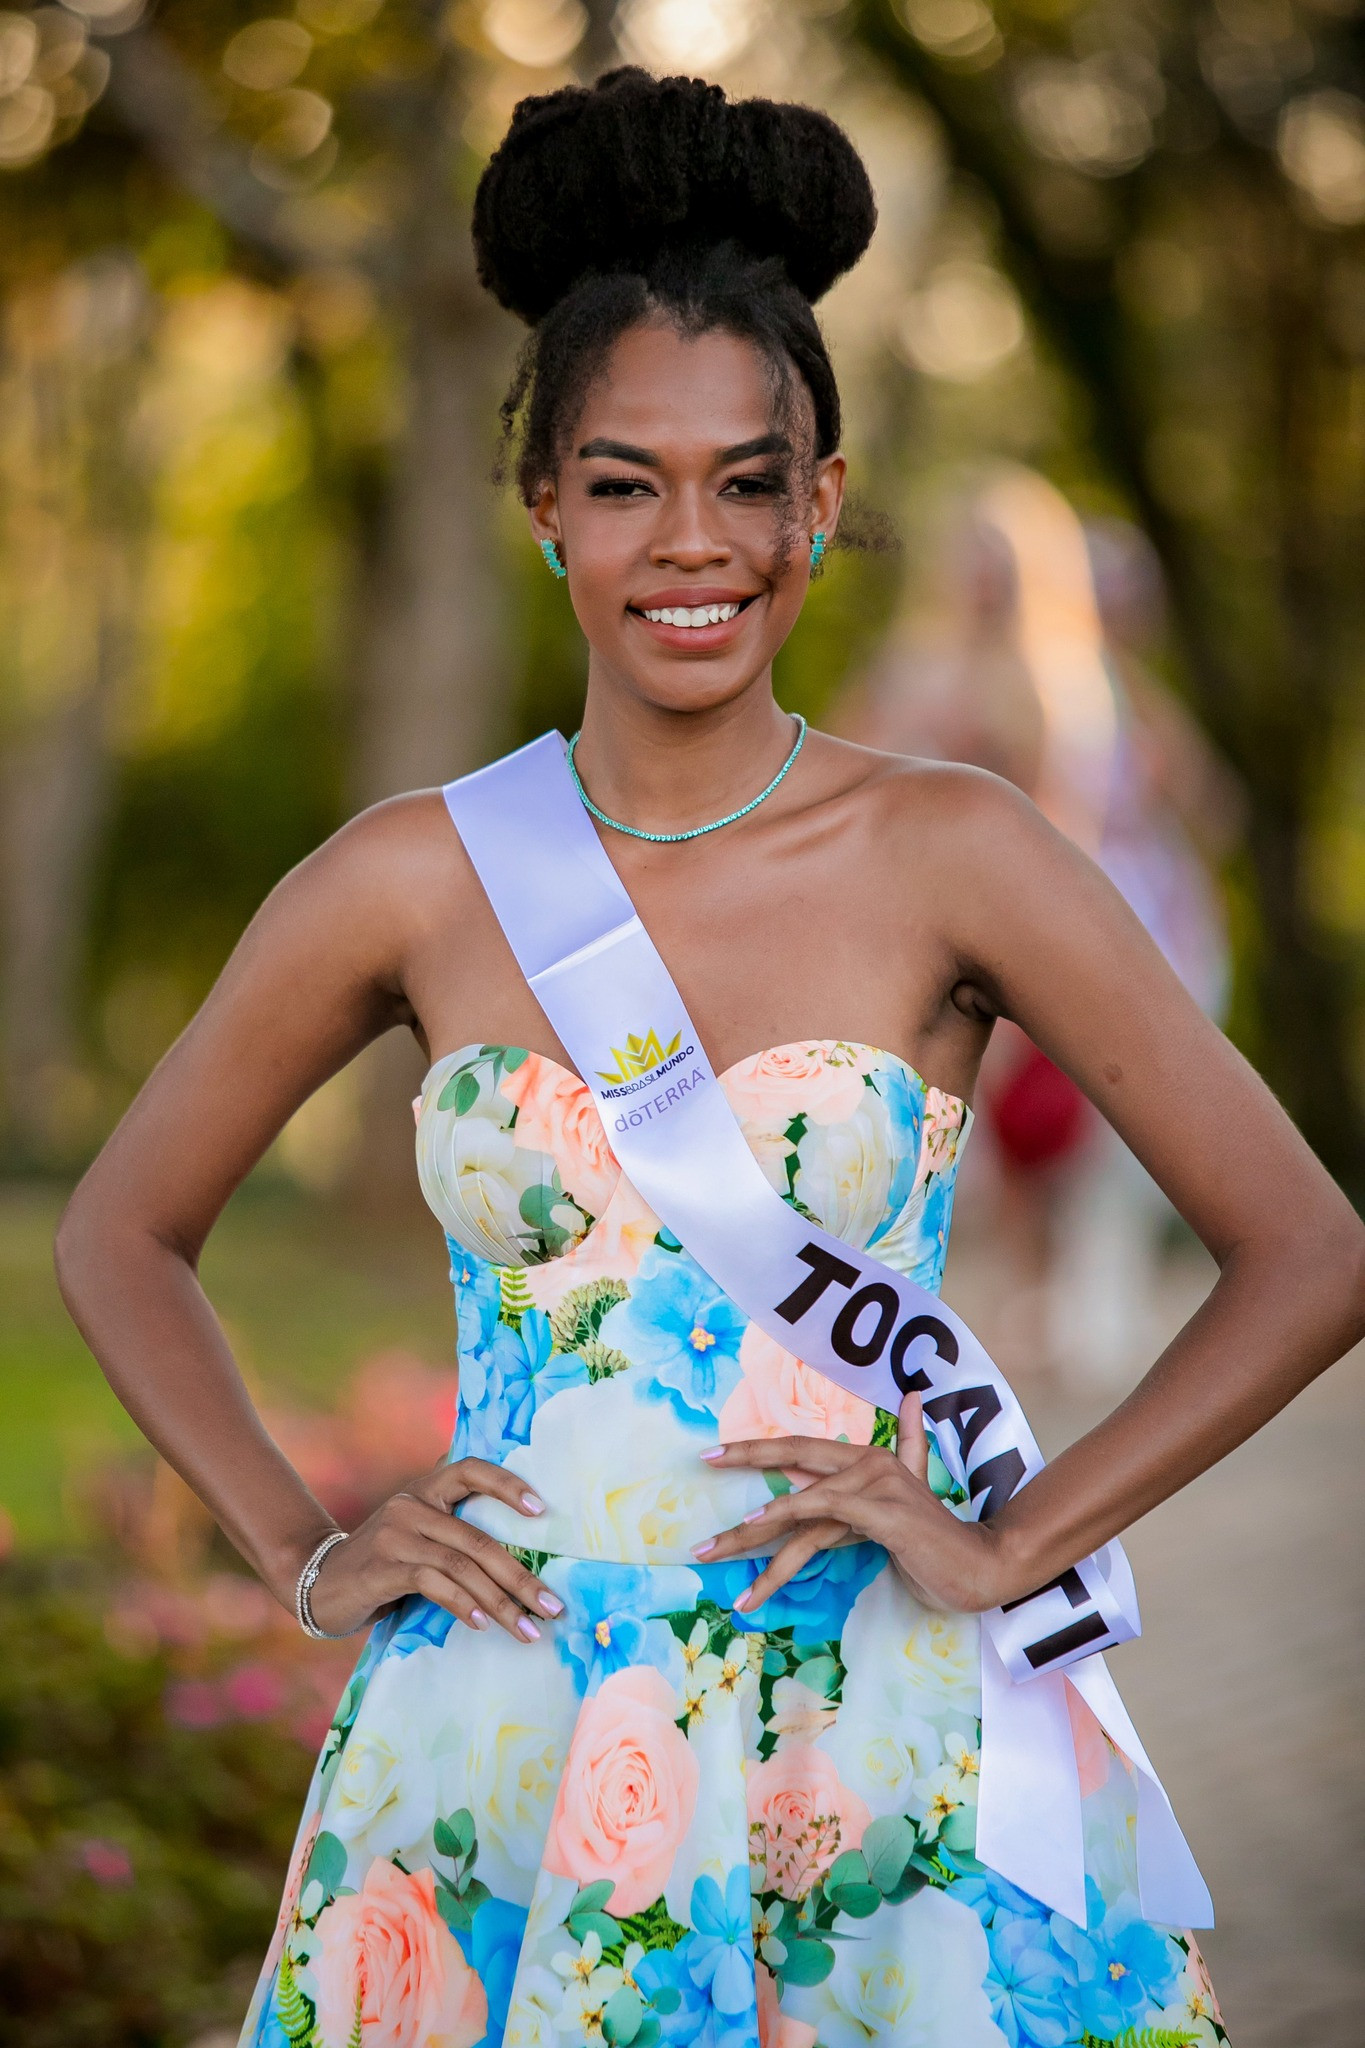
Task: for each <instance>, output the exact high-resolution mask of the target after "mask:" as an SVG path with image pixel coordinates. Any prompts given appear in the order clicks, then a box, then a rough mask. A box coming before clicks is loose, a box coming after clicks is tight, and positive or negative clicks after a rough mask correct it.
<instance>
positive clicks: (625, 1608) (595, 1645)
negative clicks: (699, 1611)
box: [546, 1560, 701, 1692]
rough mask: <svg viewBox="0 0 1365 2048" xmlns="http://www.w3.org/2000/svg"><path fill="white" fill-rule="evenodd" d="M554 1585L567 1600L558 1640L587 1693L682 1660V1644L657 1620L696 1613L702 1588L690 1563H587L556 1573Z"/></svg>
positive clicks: (553, 1573) (551, 1576) (550, 1578)
mask: <svg viewBox="0 0 1365 2048" xmlns="http://www.w3.org/2000/svg"><path fill="white" fill-rule="evenodd" d="M546 1584H547V1585H553V1587H554V1590H555V1591H556V1592H557V1593H558V1594H559V1596H560V1598H561V1599H562V1600H563V1602H564V1614H563V1617H562V1619H561V1620H560V1622H559V1625H558V1627H557V1629H556V1631H555V1638H556V1641H557V1643H558V1646H559V1654H560V1656H561V1657H562V1658H563V1660H564V1662H565V1663H566V1664H568V1665H569V1666H570V1667H571V1669H572V1670H573V1674H574V1681H575V1683H576V1684H577V1686H578V1688H579V1691H580V1692H582V1691H584V1690H586V1691H588V1692H596V1690H597V1688H598V1686H599V1685H600V1684H601V1683H602V1680H603V1679H604V1678H607V1677H609V1676H610V1675H611V1673H612V1672H613V1671H623V1670H625V1669H626V1668H627V1667H628V1666H630V1665H632V1664H634V1665H640V1664H650V1665H653V1667H654V1669H655V1670H656V1671H662V1672H664V1673H667V1672H668V1671H669V1670H670V1669H671V1668H672V1666H673V1665H674V1664H675V1663H676V1662H677V1661H678V1655H679V1653H678V1649H677V1638H676V1637H675V1636H674V1634H673V1631H672V1629H670V1628H669V1626H668V1624H667V1622H665V1621H659V1620H657V1619H655V1617H656V1616H658V1615H662V1614H688V1613H691V1611H692V1609H693V1608H694V1607H695V1606H696V1604H697V1595H698V1593H699V1591H700V1589H701V1579H700V1577H699V1576H698V1574H697V1573H696V1572H694V1571H691V1570H689V1568H688V1567H687V1566H686V1565H658V1566H649V1565H621V1564H594V1563H591V1562H588V1561H587V1560H583V1561H576V1562H574V1563H573V1564H570V1565H569V1567H568V1569H567V1570H564V1569H562V1568H561V1569H558V1570H556V1569H551V1571H550V1573H549V1575H548V1576H547V1579H546ZM679 1668H681V1666H679Z"/></svg>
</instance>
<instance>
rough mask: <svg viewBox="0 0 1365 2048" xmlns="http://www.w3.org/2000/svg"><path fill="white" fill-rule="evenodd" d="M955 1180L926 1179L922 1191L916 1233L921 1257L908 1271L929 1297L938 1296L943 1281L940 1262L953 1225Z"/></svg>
mask: <svg viewBox="0 0 1365 2048" xmlns="http://www.w3.org/2000/svg"><path fill="white" fill-rule="evenodd" d="M953 1190H954V1179H953V1176H952V1174H950V1173H935V1174H931V1175H930V1176H929V1183H928V1186H927V1187H926V1188H925V1190H924V1207H923V1209H922V1211H921V1212H920V1222H919V1228H918V1230H917V1231H916V1233H915V1237H916V1242H917V1243H918V1244H919V1246H920V1256H919V1258H918V1259H917V1260H916V1261H915V1263H914V1264H913V1265H912V1267H911V1268H910V1273H909V1278H910V1279H911V1280H914V1281H917V1282H918V1284H919V1285H920V1286H921V1287H927V1288H928V1289H929V1291H930V1293H931V1294H937V1292H938V1288H939V1283H940V1281H941V1280H942V1278H943V1261H944V1258H945V1257H946V1255H947V1250H948V1226H949V1224H950V1222H951V1221H952V1213H953Z"/></svg>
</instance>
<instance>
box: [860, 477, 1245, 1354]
mask: <svg viewBox="0 0 1365 2048" xmlns="http://www.w3.org/2000/svg"><path fill="white" fill-rule="evenodd" d="M935 598H936V602H934V601H932V600H931V604H932V609H931V613H930V616H929V618H928V620H912V621H910V622H909V623H908V624H907V626H906V627H904V628H902V630H901V631H900V632H899V633H898V634H896V635H895V636H893V639H892V641H891V643H890V645H889V646H888V648H887V649H886V651H885V652H884V654H883V656H882V658H881V660H880V661H879V663H878V664H877V665H876V667H875V669H874V670H873V672H872V673H871V675H870V676H869V678H868V679H867V680H866V682H865V683H864V684H863V685H862V687H861V688H860V689H856V690H855V691H854V692H853V693H852V695H851V698H850V701H849V704H848V707H847V709H846V711H845V714H844V718H843V720H842V723H841V728H840V729H841V730H843V731H845V732H846V733H848V735H849V736H850V737H851V738H855V739H858V740H861V741H862V742H863V743H864V744H866V745H869V746H877V747H885V748H888V749H890V750H893V751H895V752H899V753H906V754H918V755H921V756H926V757H928V758H930V759H936V760H944V761H964V762H969V763H971V764H972V765H973V766H976V767H980V768H987V769H989V770H991V772H992V773H994V774H997V775H1002V776H1004V777H1005V778H1006V779H1007V780H1008V781H1010V782H1013V783H1014V784H1015V785H1016V786H1017V787H1018V788H1020V789H1023V790H1025V791H1026V792H1027V793H1028V795H1029V796H1031V797H1032V798H1033V800H1034V802H1035V803H1036V804H1037V805H1038V807H1039V809H1040V810H1041V811H1042V812H1043V814H1044V816H1045V817H1047V818H1048V819H1050V821H1051V822H1052V823H1053V824H1054V825H1055V826H1056V827H1057V828H1058V830H1059V831H1062V832H1065V833H1066V834H1067V836H1068V838H1070V839H1072V840H1073V841H1074V842H1075V843H1076V844H1077V845H1078V846H1080V847H1082V848H1083V849H1084V851H1085V852H1086V853H1087V854H1089V855H1090V857H1091V858H1092V859H1093V860H1095V861H1096V862H1097V863H1098V865H1099V866H1100V867H1101V868H1102V869H1103V870H1104V872H1105V873H1106V874H1107V875H1108V876H1109V879H1110V880H1111V881H1112V882H1113V883H1114V884H1115V886H1116V887H1117V888H1118V889H1119V890H1120V892H1121V893H1122V895H1123V896H1124V898H1125V899H1126V901H1127V902H1128V903H1129V904H1130V906H1131V907H1132V909H1133V910H1134V911H1135V912H1136V913H1137V915H1138V916H1139V917H1140V918H1141V920H1142V922H1143V924H1144V926H1145V927H1146V929H1147V931H1148V932H1149V933H1150V934H1151V936H1152V937H1153V938H1154V939H1155V940H1156V943H1157V944H1158V945H1159V946H1160V948H1161V950H1162V952H1163V953H1164V954H1165V956H1166V958H1167V959H1168V960H1169V961H1170V963H1171V965H1172V966H1173V967H1174V968H1175V970H1176V972H1177V973H1178V974H1179V976H1180V978H1181V980H1182V981H1183V982H1184V984H1185V986H1186V987H1187V988H1188V989H1189V991H1190V993H1191V994H1192V995H1193V996H1194V998H1195V1000H1196V1001H1197V1002H1198V1003H1199V1004H1200V1006H1201V1008H1203V1009H1204V1010H1206V1011H1207V1012H1208V1014H1209V1015H1210V1016H1213V1017H1215V1018H1219V1019H1221V1017H1222V1015H1223V1013H1224V1008H1225V1003H1226V996H1227V970H1228V952H1227V940H1226V932H1225V928H1224V918H1223V908H1222V903H1221V899H1220V895H1219V891H1218V887H1217V882H1216V878H1215V877H1216V869H1217V867H1218V865H1219V863H1220V862H1221V861H1222V859H1224V858H1225V857H1226V855H1227V853H1228V851H1229V850H1230V847H1231V845H1232V843H1233V841H1234V840H1235V837H1236V834H1237V832H1238V830H1239V825H1240V809H1241V802H1240V792H1239V790H1238V787H1237V784H1236V781H1235V779H1234V777H1233V776H1232V774H1231V772H1230V771H1229V770H1228V769H1227V768H1226V767H1225V766H1224V764H1223V763H1222V762H1221V761H1220V760H1219V758H1218V756H1217V755H1216V753H1215V752H1214V750H1213V748H1212V747H1211V746H1210V744H1209V742H1208V741H1207V739H1206V738H1205V737H1204V734H1203V733H1202V732H1201V730H1200V729H1199V727H1198V725H1197V724H1196V723H1195V721H1194V720H1193V719H1192V718H1191V717H1190V716H1189V715H1188V713H1186V712H1185V710H1184V709H1183V707H1182V706H1181V705H1180V703H1179V702H1178V700H1177V699H1176V698H1175V697H1174V696H1173V695H1172V694H1171V692H1170V691H1169V690H1168V689H1166V688H1165V687H1164V685H1163V684H1162V683H1161V682H1160V681H1159V680H1158V679H1157V677H1156V676H1155V674H1154V673H1153V671H1152V669H1151V667H1150V666H1149V665H1148V663H1149V658H1150V655H1151V651H1152V649H1153V647H1154V646H1155V644H1156V643H1157V642H1158V640H1159V638H1160V634H1161V629H1162V626H1163V624H1164V591H1163V587H1162V578H1161V570H1160V565H1159V563H1158V561H1157V559H1156V554H1155V550H1154V549H1153V548H1152V547H1151V544H1150V542H1148V541H1147V539H1146V537H1145V535H1143V534H1142V533H1141V532H1140V531H1139V530H1138V529H1137V528H1136V527H1134V526H1132V525H1131V524H1130V523H1128V522H1127V521H1124V520H1120V519H1107V520H1097V521H1095V522H1094V523H1093V524H1092V525H1091V526H1089V527H1088V528H1087V527H1083V526H1082V523H1081V521H1080V519H1079V518H1078V517H1077V515H1076V513H1075V511H1074V510H1073V508H1072V507H1071V506H1070V505H1069V504H1068V502H1067V500H1066V499H1065V498H1064V497H1063V496H1062V494H1061V493H1060V492H1059V491H1058V490H1056V489H1055V488H1054V487H1053V486H1052V485H1051V484H1050V483H1048V482H1047V481H1046V479H1045V478H1043V477H1041V476H1039V475H1038V474H1036V473H1035V472H1033V471H1030V470H1027V469H1023V468H1019V467H1014V466H1011V467H1008V468H1003V469H1000V470H998V471H996V472H995V473H994V474H993V475H991V476H990V477H989V478H988V479H987V480H986V481H984V482H983V483H981V484H980V485H979V486H978V487H977V488H976V489H975V490H974V491H973V492H972V494H971V495H970V497H969V498H968V500H967V502H966V504H965V505H963V506H961V507H960V508H959V509H958V511H957V513H956V515H955V516H954V517H953V518H952V519H951V520H950V522H949V525H948V530H947V535H946V539H945V542H944V545H943V548H942V553H941V558H940V563H939V568H938V572H937V577H936V589H935ZM980 1104H981V1111H982V1120H983V1123H984V1125H985V1127H986V1130H987V1132H988V1133H989V1135H990V1138H991V1140H992V1153H991V1158H990V1161H989V1165H990V1167H993V1169H994V1171H993V1173H991V1172H987V1173H986V1174H984V1175H983V1174H982V1173H980V1172H978V1173H972V1172H970V1171H969V1172H968V1173H967V1174H966V1175H965V1176H964V1188H965V1192H966V1194H967V1196H968V1200H969V1202H970V1200H971V1198H972V1192H973V1189H974V1188H975V1189H976V1190H978V1191H979V1192H978V1197H977V1198H978V1200H979V1201H980V1202H981V1204H982V1205H983V1207H984V1208H985V1209H986V1210H987V1212H988V1216H989V1221H988V1223H987V1224H986V1225H985V1227H986V1228H987V1230H988V1231H989V1236H990V1247H991V1254H992V1259H993V1260H995V1259H1000V1261H1001V1262H1000V1264H999V1265H998V1266H997V1267H996V1273H997V1276H998V1278H999V1279H1001V1280H1004V1279H1005V1276H1006V1275H1009V1279H1008V1282H1007V1285H1008V1290H1009V1291H1008V1293H1007V1294H1006V1296H1005V1298H1004V1299H1003V1300H1002V1301H1001V1302H1000V1303H999V1305H998V1309H997V1313H998V1315H999V1317H1000V1321H1001V1336H1000V1338H999V1339H998V1342H999V1346H1000V1348H1001V1349H1002V1350H1005V1351H1008V1352H1009V1354H1010V1355H1011V1358H1012V1359H1013V1360H1014V1361H1015V1362H1017V1363H1018V1364H1019V1365H1021V1366H1023V1367H1025V1368H1027V1367H1028V1366H1029V1365H1032V1366H1033V1367H1034V1369H1042V1370H1044V1371H1050V1372H1053V1373H1056V1374H1057V1375H1059V1376H1060V1377H1061V1378H1063V1379H1064V1380H1065V1381H1067V1382H1068V1383H1070V1384H1072V1385H1075V1386H1077V1387H1078V1388H1081V1387H1091V1388H1095V1389H1097V1390H1102V1389H1110V1388H1113V1387H1115V1386H1116V1385H1118V1384H1121V1383H1122V1382H1123V1381H1124V1380H1125V1379H1126V1378H1128V1377H1129V1376H1130V1375H1133V1374H1135V1372H1136V1370H1137V1369H1139V1368H1140V1363H1141V1360H1142V1359H1143V1357H1144V1356H1145V1355H1146V1354H1147V1352H1148V1351H1149V1350H1150V1347H1151V1343H1152V1340H1153V1336H1154V1331H1155V1327H1156V1321H1157V1318H1156V1317H1155V1316H1154V1314H1153V1306H1152V1305H1153V1300H1154V1296H1155V1293H1156V1289H1157V1286H1158V1284H1159V1270H1160V1263H1161V1251H1162V1244H1163V1240H1164V1238H1165V1236H1166V1234H1167V1229H1168V1226H1169V1223H1170V1221H1171V1209H1170V1205H1169V1203H1168V1202H1167V1201H1166V1200H1165V1198H1164V1196H1163V1195H1162V1194H1161V1191H1160V1190H1159V1189H1158V1188H1157V1186H1156V1183H1155V1182H1154V1181H1153V1180H1152V1178H1151V1176H1150V1174H1148V1173H1147V1172H1146V1171H1145V1170H1144V1169H1143V1168H1142V1167H1141V1166H1140V1165H1139V1164H1138V1162H1137V1161H1136V1160H1135V1159H1134V1157H1133V1155H1132V1153H1131V1152H1130V1151H1129V1149H1128V1147H1127V1146H1126V1145H1124V1144H1123V1142H1122V1140H1121V1139H1119V1138H1118V1137H1117V1136H1116V1135H1115V1133H1114V1132H1113V1131H1112V1130H1111V1129H1110V1128H1109V1126H1108V1125H1107V1124H1106V1123H1105V1122H1104V1120H1103V1118H1101V1117H1098V1116H1096V1115H1095V1114H1094V1112H1093V1111H1092V1110H1091V1108H1090V1106H1089V1104H1088V1103H1087V1102H1086V1099H1085V1097H1084V1095H1083V1094H1082V1093H1081V1091H1080V1089H1078V1088H1077V1087H1076V1085H1075V1083H1074V1082H1073V1081H1071V1080H1070V1079H1069V1078H1068V1077H1067V1076H1066V1075H1065V1074H1063V1073H1062V1072H1061V1071H1060V1069H1059V1068H1057V1067H1056V1066H1055V1065H1054V1064H1053V1062H1052V1061H1051V1060H1049V1059H1048V1058H1047V1057H1046V1055H1045V1054H1044V1053H1042V1052H1041V1051H1039V1049H1038V1047H1037V1046H1035V1045H1033V1044H1032V1043H1031V1041H1030V1040H1029V1039H1028V1038H1027V1037H1026V1036H1025V1034H1024V1033H1023V1032H1022V1031H1020V1030H1019V1029H1018V1028H1017V1027H1016V1026H1015V1025H1013V1024H1010V1023H1008V1022H1007V1021H1002V1023H1001V1024H1000V1025H999V1026H998V1027H997V1029H996V1032H995V1034H994V1037H993V1038H992V1041H991V1045H990V1048H989V1050H988V1052H987V1055H986V1058H985V1061H984V1062H983V1066H982V1074H981V1092H980ZM983 1153H984V1148H983ZM982 1156H983V1155H978V1157H982ZM983 1180H984V1181H985V1182H986V1183H987V1184H986V1185H983Z"/></svg>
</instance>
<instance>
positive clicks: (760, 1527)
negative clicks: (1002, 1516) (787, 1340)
mask: <svg viewBox="0 0 1365 2048" xmlns="http://www.w3.org/2000/svg"><path fill="white" fill-rule="evenodd" d="M702 1456H703V1457H704V1458H705V1459H706V1462H707V1463H708V1464H709V1465H712V1466H713V1467H715V1468H716V1469H717V1470H720V1471H734V1470H736V1469H738V1468H741V1467H744V1468H747V1469H749V1470H751V1471H757V1472H771V1471H779V1470H780V1471H784V1472H789V1473H794V1474H797V1475H799V1477H800V1478H801V1479H802V1480H803V1481H804V1480H806V1479H807V1478H809V1484H803V1485H801V1486H799V1487H795V1486H794V1487H793V1488H792V1491H791V1492H790V1493H783V1494H778V1495H777V1496H776V1497H775V1498H774V1499H773V1500H771V1501H769V1503H768V1504H767V1506H766V1507H763V1508H759V1509H757V1510H756V1511H755V1512H754V1513H753V1514H752V1515H749V1516H746V1518H745V1520H744V1521H742V1522H740V1523H739V1524H737V1526H736V1527H734V1528H733V1529H726V1530H724V1531H722V1533H721V1534H720V1535H719V1536H715V1537H712V1538H711V1540H710V1541H709V1542H708V1543H699V1544H698V1545H697V1546H696V1549H695V1551H694V1553H693V1554H694V1556H696V1557H697V1559H698V1560H699V1561H700V1562H701V1563H703V1564H719V1563H721V1562H723V1560H725V1559H726V1558H731V1557H751V1556H754V1555H755V1554H758V1555H763V1554H766V1553H767V1552H771V1553H772V1555H771V1557H770V1558H769V1561H768V1564H767V1566H766V1568H765V1569H764V1570H763V1571H762V1572H760V1574H759V1576H758V1577H757V1578H756V1579H755V1581H754V1583H753V1585H752V1586H750V1587H749V1589H748V1591H747V1592H746V1593H744V1594H743V1595H741V1597H740V1598H739V1599H738V1600H736V1602H735V1603H734V1604H735V1606H736V1607H738V1608H740V1609H741V1610H742V1611H743V1612H745V1613H751V1612H752V1611H753V1609H754V1608H756V1607H759V1606H761V1605H762V1603H763V1602H764V1601H765V1600H767V1599H769V1598H770V1597H771V1595H772V1594H774V1593H775V1592H776V1591H777V1590H778V1588H779V1586H785V1585H786V1583H787V1581H788V1580H789V1579H792V1578H794V1577H795V1576H796V1574H797V1572H799V1571H800V1570H801V1568H802V1566H803V1565H806V1564H808V1563H809V1562H810V1560H811V1558H812V1557H814V1556H815V1555H816V1553H817V1551H821V1550H832V1549H833V1548H834V1547H835V1546H836V1545H838V1544H841V1543H850V1542H853V1543H856V1542H860V1541H864V1540H866V1541H868V1542H872V1543H880V1544H881V1545H882V1547H883V1548H884V1549H885V1550H886V1551H887V1553H888V1554H889V1556H890V1558H891V1561H892V1563H893V1564H894V1565H895V1567H896V1570H897V1571H898V1572H899V1573H900V1575H901V1577H902V1578H903V1579H904V1580H905V1583H906V1584H907V1586H908V1587H909V1588H910V1591H911V1592H912V1593H913V1594H914V1596H915V1598H916V1599H917V1600H918V1601H920V1603H921V1604H922V1605H923V1606H925V1607H934V1608H938V1609H940V1610H942V1611H944V1612H949V1613H954V1614H975V1613H980V1612H982V1611H983V1610H984V1609H986V1608H988V1607H996V1606H998V1605H999V1603H1000V1601H1001V1600H1002V1599H1009V1598H1012V1597H1013V1596H1014V1595H1015V1594H1016V1593H1018V1592H1020V1591H1021V1590H1025V1589H1022V1588H1019V1587H1016V1586H1010V1585H1007V1583H1006V1569H1005V1560H1004V1558H1003V1556H1002V1554H1001V1551H1002V1546H1001V1544H1000V1542H999V1539H998V1538H997V1537H995V1536H994V1535H993V1534H992V1532H991V1529H990V1527H989V1526H988V1525H987V1524H983V1523H980V1522H963V1521H959V1519H958V1517H957V1516H956V1515H955V1514H954V1513H953V1512H952V1510H951V1508H949V1507H948V1506H947V1505H946V1504H945V1503H944V1502H943V1501H941V1500H940V1499H939V1498H938V1496H937V1494H935V1493H934V1492H933V1491H932V1490H931V1489H930V1486H929V1483H928V1470H929V1447H928V1444H927V1442H926V1440H925V1435H924V1420H923V1416H922V1414H921V1410H920V1398H919V1395H918V1394H907V1395H906V1397H905V1399H904V1401H903V1402H902V1403H901V1410H900V1417H899V1427H898V1431H897V1448H896V1450H894V1451H891V1450H885V1449H875V1450H874V1449H873V1448H872V1447H871V1446H870V1445H867V1444H849V1443H836V1442H832V1441H831V1440H830V1439H828V1438H826V1437H811V1436H784V1437H772V1438H767V1439H751V1440H750V1441H748V1442H745V1443H733V1444H724V1445H721V1446H719V1447H717V1448H716V1449H715V1450H710V1451H704V1452H703V1453H702Z"/></svg>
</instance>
